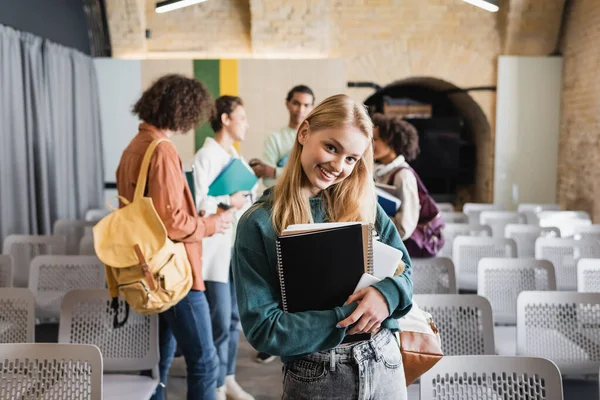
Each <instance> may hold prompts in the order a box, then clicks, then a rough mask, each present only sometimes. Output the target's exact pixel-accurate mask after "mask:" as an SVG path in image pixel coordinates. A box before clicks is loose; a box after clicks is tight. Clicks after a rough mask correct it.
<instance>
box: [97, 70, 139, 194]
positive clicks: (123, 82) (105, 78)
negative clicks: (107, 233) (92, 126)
mask: <svg viewBox="0 0 600 400" xmlns="http://www.w3.org/2000/svg"><path fill="white" fill-rule="evenodd" d="M94 64H95V66H96V76H97V77H98V89H99V92H100V120H101V123H102V151H103V157H104V179H105V180H106V181H107V182H115V181H116V177H115V173H116V171H117V167H118V166H119V160H120V158H121V154H122V153H123V150H124V149H125V147H126V146H127V145H128V144H129V142H130V141H131V139H132V138H133V137H134V136H135V135H136V134H137V132H138V125H139V120H138V118H137V117H135V116H134V115H133V114H131V107H132V106H133V104H134V103H135V102H136V101H137V100H138V98H139V97H140V95H141V93H142V79H141V74H142V73H141V61H138V60H116V59H111V58H97V59H95V60H94ZM105 195H106V197H107V199H108V198H110V197H112V196H115V195H116V190H106V191H105ZM112 204H113V205H116V201H113V202H112Z"/></svg>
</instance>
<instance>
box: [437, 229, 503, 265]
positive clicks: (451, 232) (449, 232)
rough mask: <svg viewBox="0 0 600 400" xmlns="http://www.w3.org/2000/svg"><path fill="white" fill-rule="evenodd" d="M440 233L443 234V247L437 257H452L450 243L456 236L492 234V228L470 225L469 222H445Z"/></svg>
mask: <svg viewBox="0 0 600 400" xmlns="http://www.w3.org/2000/svg"><path fill="white" fill-rule="evenodd" d="M442 233H443V234H444V247H442V248H441V250H440V251H439V253H438V254H437V255H438V257H448V258H452V244H453V243H454V238H456V237H457V236H492V230H491V229H490V227H489V226H471V225H469V224H452V223H447V224H445V226H444V228H443V230H442Z"/></svg>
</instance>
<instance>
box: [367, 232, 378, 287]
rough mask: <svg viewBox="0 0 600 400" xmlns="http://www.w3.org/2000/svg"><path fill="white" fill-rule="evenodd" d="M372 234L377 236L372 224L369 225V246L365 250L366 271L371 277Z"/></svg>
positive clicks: (372, 259) (372, 257) (372, 262)
mask: <svg viewBox="0 0 600 400" xmlns="http://www.w3.org/2000/svg"><path fill="white" fill-rule="evenodd" d="M373 233H375V235H377V232H376V231H375V227H374V226H373V224H369V245H368V248H367V271H368V273H369V274H371V275H373V264H374V255H373Z"/></svg>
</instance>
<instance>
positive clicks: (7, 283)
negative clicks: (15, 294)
mask: <svg viewBox="0 0 600 400" xmlns="http://www.w3.org/2000/svg"><path fill="white" fill-rule="evenodd" d="M12 285H13V259H12V256H11V255H10V254H0V288H3V287H12Z"/></svg>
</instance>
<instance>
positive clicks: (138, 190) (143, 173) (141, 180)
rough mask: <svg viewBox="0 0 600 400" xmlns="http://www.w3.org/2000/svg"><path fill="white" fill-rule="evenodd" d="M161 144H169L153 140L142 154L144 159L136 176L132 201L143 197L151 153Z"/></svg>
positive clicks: (165, 140)
mask: <svg viewBox="0 0 600 400" xmlns="http://www.w3.org/2000/svg"><path fill="white" fill-rule="evenodd" d="M161 142H169V140H168V139H164V138H162V139H154V140H153V141H152V143H150V146H148V149H146V153H145V154H144V159H143V160H142V166H141V167H140V173H139V175H138V180H137V183H136V185H135V194H134V195H133V200H134V201H135V200H138V199H141V198H142V197H143V196H144V191H145V190H146V181H147V180H148V168H149V167H150V160H151V159H152V153H154V150H155V149H156V146H158V145H159V144H160V143H161Z"/></svg>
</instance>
